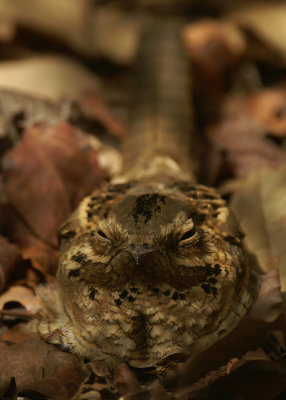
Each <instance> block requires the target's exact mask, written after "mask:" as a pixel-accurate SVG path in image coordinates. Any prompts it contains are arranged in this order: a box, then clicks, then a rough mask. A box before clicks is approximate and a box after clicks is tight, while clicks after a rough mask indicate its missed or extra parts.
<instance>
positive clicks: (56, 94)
mask: <svg viewBox="0 0 286 400" xmlns="http://www.w3.org/2000/svg"><path fill="white" fill-rule="evenodd" d="M0 9H1V6H0ZM0 88H1V89H2V90H3V89H6V91H7V90H9V91H12V92H13V91H16V92H19V93H25V94H27V95H29V96H31V97H33V96H34V97H35V98H40V99H42V100H46V101H53V102H58V101H59V100H60V99H63V98H72V99H77V98H79V97H80V96H81V95H82V94H83V93H85V92H86V91H89V92H93V93H98V92H99V91H100V82H99V79H98V78H97V77H96V76H95V75H94V74H92V73H91V72H90V71H89V70H88V69H87V68H85V67H84V66H83V65H81V64H80V63H79V62H78V61H76V60H75V59H73V58H68V57H63V56H57V55H42V56H37V57H32V58H28V59H24V60H15V61H1V62H0Z"/></svg>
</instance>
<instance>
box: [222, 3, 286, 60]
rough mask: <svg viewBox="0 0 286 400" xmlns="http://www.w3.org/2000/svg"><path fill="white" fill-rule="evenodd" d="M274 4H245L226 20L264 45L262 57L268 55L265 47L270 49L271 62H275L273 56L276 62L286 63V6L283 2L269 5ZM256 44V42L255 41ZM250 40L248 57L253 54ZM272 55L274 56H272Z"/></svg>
mask: <svg viewBox="0 0 286 400" xmlns="http://www.w3.org/2000/svg"><path fill="white" fill-rule="evenodd" d="M271 3H275V2H270V4H267V2H264V3H263V2H259V3H258V4H251V3H250V4H247V5H246V6H243V7H238V8H237V9H236V10H235V11H233V12H231V13H230V14H229V15H228V16H227V20H228V21H231V22H233V23H235V24H237V25H238V26H239V27H241V28H242V29H245V30H246V31H247V32H251V34H252V36H254V37H255V38H257V39H259V40H260V41H261V42H262V43H263V44H264V47H265V49H264V53H266V54H264V56H265V57H266V56H267V55H268V52H267V49H266V48H267V47H269V48H270V49H272V53H270V54H269V55H270V56H271V61H272V62H273V61H275V58H274V54H275V55H276V58H277V60H280V62H283V63H284V65H285V61H286V45H285V36H286V29H285V18H286V6H285V4H283V2H280V4H277V2H276V4H271ZM256 43H257V40H256ZM251 44H252V43H251V38H250V43H249V44H248V45H249V47H250V48H249V53H250V56H253V55H254V54H253V53H254V52H253V51H251V50H252V49H253V47H252V46H251ZM273 53H274V54H273Z"/></svg>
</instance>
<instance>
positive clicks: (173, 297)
mask: <svg viewBox="0 0 286 400" xmlns="http://www.w3.org/2000/svg"><path fill="white" fill-rule="evenodd" d="M178 298H179V294H178V292H174V293H173V296H172V299H173V300H178Z"/></svg>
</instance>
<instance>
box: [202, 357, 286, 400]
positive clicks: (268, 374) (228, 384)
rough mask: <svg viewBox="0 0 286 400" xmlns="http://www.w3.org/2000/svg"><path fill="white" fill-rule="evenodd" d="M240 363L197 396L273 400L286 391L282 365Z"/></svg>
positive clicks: (269, 362)
mask: <svg viewBox="0 0 286 400" xmlns="http://www.w3.org/2000/svg"><path fill="white" fill-rule="evenodd" d="M237 364H238V363H237ZM239 364H240V365H239V366H237V367H236V369H235V370H234V371H231V373H230V374H229V375H225V376H224V377H221V378H218V379H217V380H215V381H214V382H213V383H212V384H211V385H209V387H207V388H206V389H204V390H202V391H200V392H199V393H196V396H197V397H198V398H208V399H214V400H216V399H217V400H220V399H243V400H253V399H263V400H272V399H274V398H276V396H278V395H279V394H281V392H282V391H283V390H285V389H286V367H285V366H284V367H281V366H279V364H278V363H276V362H274V361H272V360H251V361H247V360H245V361H241V362H239Z"/></svg>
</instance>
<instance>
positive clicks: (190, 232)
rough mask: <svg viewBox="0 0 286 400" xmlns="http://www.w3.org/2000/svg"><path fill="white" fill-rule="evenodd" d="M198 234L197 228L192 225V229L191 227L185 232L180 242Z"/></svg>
mask: <svg viewBox="0 0 286 400" xmlns="http://www.w3.org/2000/svg"><path fill="white" fill-rule="evenodd" d="M195 234H196V230H195V228H194V227H192V229H189V230H188V231H187V232H185V233H184V234H183V236H182V237H181V238H180V242H183V241H185V240H188V239H190V238H191V237H193V236H194V235H195Z"/></svg>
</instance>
